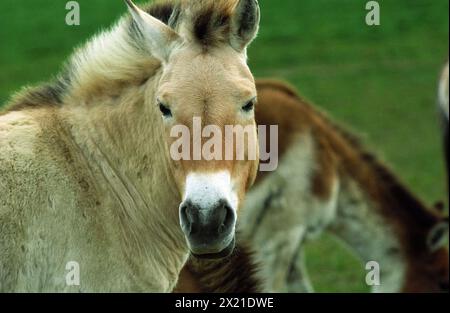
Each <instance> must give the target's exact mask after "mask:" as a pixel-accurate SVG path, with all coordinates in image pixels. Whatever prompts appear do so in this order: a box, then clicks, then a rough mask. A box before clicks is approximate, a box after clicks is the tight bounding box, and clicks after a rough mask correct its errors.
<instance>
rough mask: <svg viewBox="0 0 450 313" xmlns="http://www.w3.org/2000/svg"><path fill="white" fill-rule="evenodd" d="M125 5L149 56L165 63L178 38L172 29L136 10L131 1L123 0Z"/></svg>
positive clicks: (138, 9)
mask: <svg viewBox="0 0 450 313" xmlns="http://www.w3.org/2000/svg"><path fill="white" fill-rule="evenodd" d="M125 3H126V4H127V6H128V10H129V11H130V13H131V15H132V17H133V22H134V23H135V26H137V31H139V32H140V35H142V38H143V40H145V43H144V44H145V45H146V46H147V47H148V48H149V50H150V52H151V54H152V55H153V56H154V57H156V58H158V59H159V60H161V61H167V59H168V58H169V55H170V52H171V50H172V48H173V47H174V45H175V43H176V42H177V41H179V40H180V36H179V35H178V34H177V33H176V32H175V31H174V30H173V29H172V28H170V27H169V26H167V25H166V24H164V23H163V22H161V21H160V20H158V19H157V18H155V17H153V16H151V15H150V14H148V13H147V12H145V11H143V10H141V9H140V8H138V7H137V6H136V5H135V4H134V3H133V2H132V1H131V0H125Z"/></svg>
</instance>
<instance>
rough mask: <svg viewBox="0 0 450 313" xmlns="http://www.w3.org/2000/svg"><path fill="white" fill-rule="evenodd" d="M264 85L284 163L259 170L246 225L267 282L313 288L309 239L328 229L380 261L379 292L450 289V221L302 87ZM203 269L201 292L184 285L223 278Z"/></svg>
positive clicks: (264, 102)
mask: <svg viewBox="0 0 450 313" xmlns="http://www.w3.org/2000/svg"><path fill="white" fill-rule="evenodd" d="M257 90H258V104H257V106H256V120H257V123H258V124H261V125H279V129H278V132H279V155H280V161H279V166H278V169H277V170H276V171H275V172H272V173H265V174H264V175H259V176H258V178H257V182H256V184H255V186H254V187H253V188H252V190H251V191H250V192H249V193H248V194H247V197H246V201H245V206H244V209H243V211H242V212H243V215H242V217H241V219H240V223H242V226H243V227H242V231H243V233H244V235H245V237H247V238H248V239H249V240H250V242H251V245H250V246H251V247H252V249H253V250H254V251H255V260H256V261H257V263H259V264H260V266H259V267H260V269H259V270H258V275H259V276H260V277H261V279H262V280H264V281H265V282H266V284H265V287H264V289H265V290H268V291H277V292H284V291H291V292H310V291H312V285H311V283H310V281H309V279H308V275H307V271H306V267H305V264H304V253H303V244H304V243H305V240H306V239H308V238H311V237H314V236H316V235H317V234H319V233H320V232H323V231H326V230H328V231H330V232H331V233H332V234H334V235H335V236H337V237H338V238H340V239H341V240H342V241H343V242H344V243H346V244H347V245H348V246H349V247H350V248H351V249H352V250H353V251H354V252H355V253H356V254H357V255H359V257H360V258H361V259H362V261H363V262H369V261H375V262H377V263H378V264H379V266H380V270H381V277H380V282H381V285H379V286H374V288H373V291H378V292H401V291H402V292H434V291H444V290H448V274H449V272H448V267H449V263H448V249H447V247H446V245H445V241H446V238H447V237H448V218H445V217H443V216H442V215H441V213H440V212H438V211H436V210H434V209H433V208H428V207H426V206H425V205H424V204H423V203H422V202H421V201H420V200H419V199H417V198H416V197H415V196H414V195H413V194H412V193H411V192H410V191H409V190H408V189H407V188H406V187H405V186H404V185H403V184H402V183H400V182H399V180H398V179H397V177H396V176H395V175H394V174H393V173H392V172H391V171H390V170H388V169H387V167H386V166H384V165H383V164H382V163H380V161H378V160H377V159H376V157H375V156H374V155H373V154H371V153H369V152H367V150H365V149H364V148H363V147H362V145H361V144H360V143H359V141H358V140H357V139H356V138H355V137H354V136H353V135H351V134H350V133H348V132H347V131H345V130H343V129H342V128H341V127H339V126H337V125H336V124H335V123H334V122H333V121H331V120H330V119H329V118H327V117H326V116H325V115H324V114H323V113H321V112H319V111H318V110H317V109H315V108H314V107H313V106H311V105H310V104H308V103H307V102H306V101H304V100H303V99H301V98H300V97H299V96H298V95H297V93H296V92H295V91H294V90H293V89H292V88H290V87H288V86H286V85H285V84H281V83H277V82H272V81H259V82H257ZM267 138H270V135H268V136H267ZM260 174H263V173H260ZM193 267H194V269H195V271H194V273H190V272H189V270H190V268H191V266H190V264H188V266H187V267H186V269H185V270H184V272H185V273H183V277H182V279H184V280H189V281H190V284H189V286H190V287H191V289H188V288H186V289H184V290H183V291H199V290H204V289H206V290H208V288H204V286H205V285H208V283H207V282H206V283H205V280H206V281H208V280H210V281H216V280H220V279H221V277H218V276H216V275H214V274H213V273H214V272H213V273H205V272H202V271H201V270H200V271H199V270H198V269H197V268H196V267H195V264H194V266H193ZM191 272H192V271H191ZM216 272H220V271H218V270H217V271H216ZM244 275H245V273H244ZM361 279H363V277H361ZM183 285H184V286H187V283H186V282H184V284H183Z"/></svg>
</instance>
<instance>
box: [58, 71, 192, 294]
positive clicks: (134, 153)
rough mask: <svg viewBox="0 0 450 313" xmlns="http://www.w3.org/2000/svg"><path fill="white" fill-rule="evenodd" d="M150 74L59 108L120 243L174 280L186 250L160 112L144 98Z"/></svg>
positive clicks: (134, 257) (150, 92) (150, 89)
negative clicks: (114, 91) (112, 94)
mask: <svg viewBox="0 0 450 313" xmlns="http://www.w3.org/2000/svg"><path fill="white" fill-rule="evenodd" d="M152 80H155V81H156V78H155V79H151V80H150V81H148V82H147V84H146V85H143V86H130V87H129V88H128V89H124V91H123V93H122V95H120V96H119V97H117V98H110V99H108V98H103V99H102V98H99V99H98V100H97V102H95V103H92V106H79V105H76V104H74V105H73V106H72V105H71V104H68V105H67V106H66V107H64V108H63V109H62V112H61V114H62V115H63V116H65V118H66V120H68V121H69V124H70V129H71V133H72V136H73V138H74V141H75V142H76V144H77V146H78V147H79V148H80V150H81V152H82V154H83V155H84V158H85V159H86V160H87V163H88V164H89V168H90V172H91V173H90V174H91V175H92V177H94V178H93V180H94V181H95V182H96V184H97V185H96V188H98V189H99V193H100V194H101V197H102V201H100V202H101V203H105V205H106V206H108V204H109V207H108V209H107V212H108V213H110V214H111V215H113V220H115V221H116V222H117V223H116V224H117V225H116V226H117V227H120V229H121V232H120V233H121V236H120V238H119V240H120V241H121V244H122V249H124V250H125V253H126V254H127V255H129V256H132V258H130V259H132V260H136V262H141V264H142V263H146V264H149V263H150V265H149V266H151V267H152V268H157V269H164V270H161V271H162V272H164V271H166V270H167V271H168V273H165V274H164V275H166V276H167V275H168V276H170V277H171V280H175V281H176V278H177V276H178V271H179V270H181V267H182V266H183V264H184V262H185V260H186V257H187V253H188V251H187V247H186V244H185V239H184V237H183V234H182V232H181V228H180V227H179V224H178V203H179V201H177V198H178V197H179V195H178V191H177V189H176V188H175V182H174V180H173V177H172V175H171V174H170V170H169V169H170V164H169V162H168V156H167V154H166V146H165V142H164V141H163V136H162V131H163V127H162V125H161V120H160V119H161V118H160V115H159V114H157V113H156V111H155V109H154V107H155V106H154V105H150V104H148V103H147V102H148V101H145V99H152V98H153V87H152V84H153V82H152ZM116 233H117V230H116ZM155 278H157V277H155ZM175 281H174V282H173V283H175ZM171 283H172V282H171ZM170 287H173V286H170Z"/></svg>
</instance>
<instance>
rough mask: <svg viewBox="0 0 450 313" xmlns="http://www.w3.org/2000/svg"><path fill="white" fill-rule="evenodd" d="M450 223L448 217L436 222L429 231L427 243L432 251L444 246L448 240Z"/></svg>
mask: <svg viewBox="0 0 450 313" xmlns="http://www.w3.org/2000/svg"><path fill="white" fill-rule="evenodd" d="M448 232H449V224H448V218H447V219H446V220H445V221H443V222H440V223H438V224H436V225H435V226H434V227H433V228H432V229H431V230H430V232H429V233H428V237H427V245H428V248H429V249H430V251H431V252H435V251H437V250H439V249H440V248H442V247H444V246H445V245H446V244H447V242H448Z"/></svg>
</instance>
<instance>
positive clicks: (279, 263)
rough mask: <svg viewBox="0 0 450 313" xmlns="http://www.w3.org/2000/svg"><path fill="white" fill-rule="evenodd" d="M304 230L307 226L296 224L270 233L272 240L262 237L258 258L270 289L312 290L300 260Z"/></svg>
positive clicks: (278, 290)
mask: <svg viewBox="0 0 450 313" xmlns="http://www.w3.org/2000/svg"><path fill="white" fill-rule="evenodd" d="M305 233H306V227H303V226H297V227H295V228H291V229H289V230H286V231H282V232H278V233H272V234H268V235H270V239H269V238H268V240H267V241H266V240H262V241H260V244H258V245H257V248H256V249H257V250H258V253H257V257H258V259H259V260H260V262H259V263H260V264H261V272H260V274H261V275H262V276H263V277H264V278H265V282H266V289H267V290H268V291H270V292H308V291H311V289H312V288H311V286H310V283H309V280H308V279H307V275H306V271H305V268H304V263H303V264H299V263H297V262H299V261H301V260H302V259H303V257H302V254H303V249H302V244H303V242H304V238H305ZM259 239H261V237H260V238H259ZM263 242H265V243H263ZM304 279H306V280H304Z"/></svg>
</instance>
